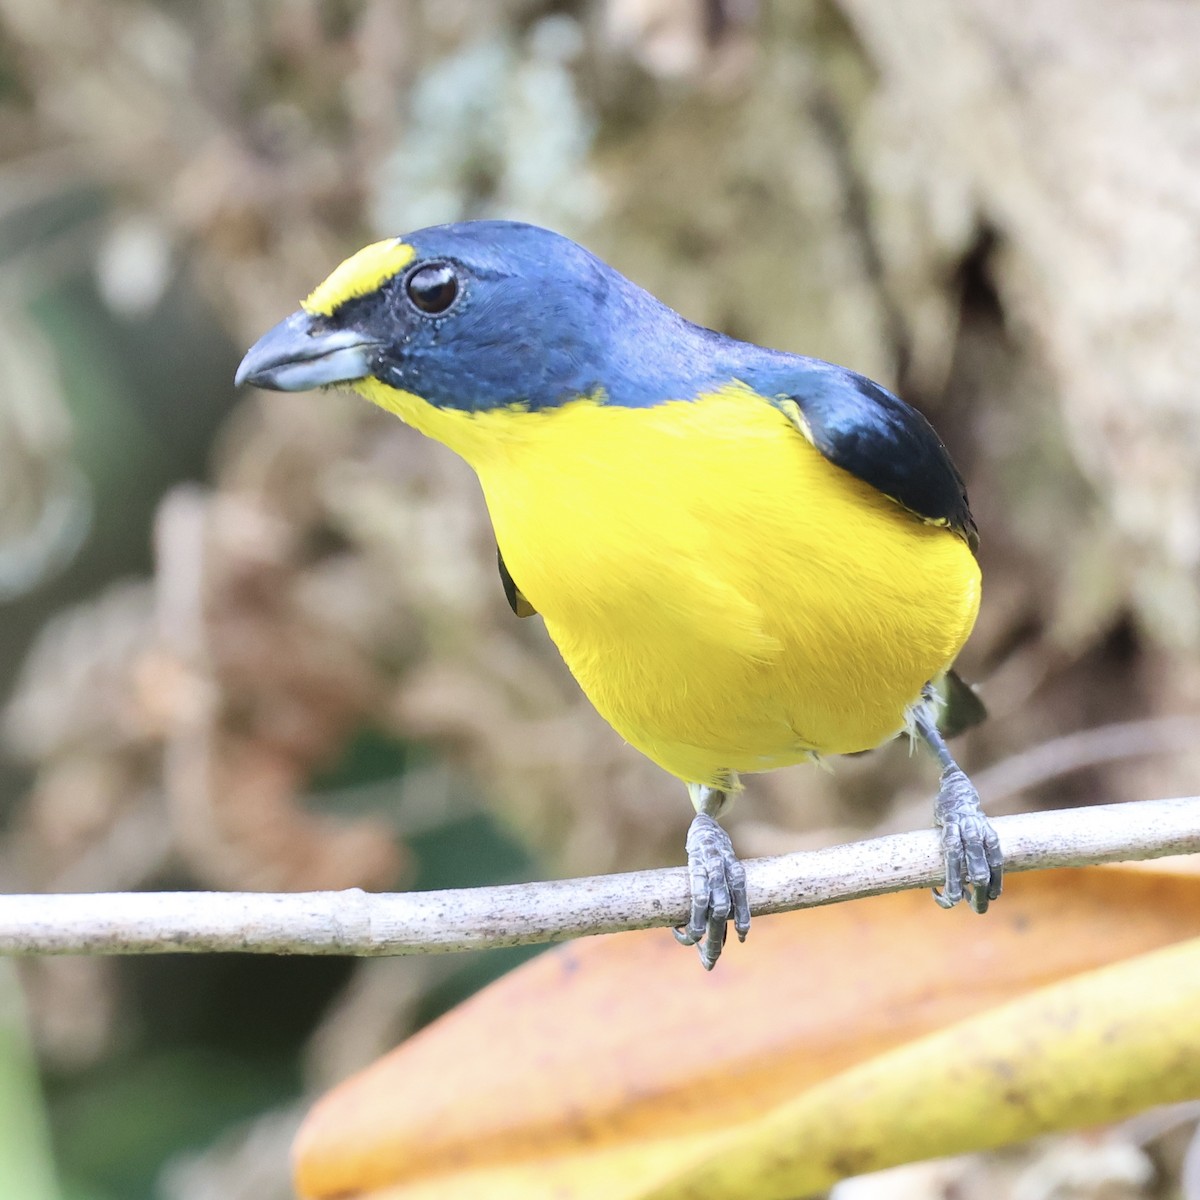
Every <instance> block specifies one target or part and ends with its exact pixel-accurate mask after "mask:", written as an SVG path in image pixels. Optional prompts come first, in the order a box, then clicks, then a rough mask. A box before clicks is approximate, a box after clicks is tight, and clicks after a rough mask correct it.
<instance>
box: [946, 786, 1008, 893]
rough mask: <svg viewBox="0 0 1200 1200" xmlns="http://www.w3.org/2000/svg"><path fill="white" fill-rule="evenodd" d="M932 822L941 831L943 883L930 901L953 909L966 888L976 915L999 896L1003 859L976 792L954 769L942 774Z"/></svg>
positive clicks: (1002, 877)
mask: <svg viewBox="0 0 1200 1200" xmlns="http://www.w3.org/2000/svg"><path fill="white" fill-rule="evenodd" d="M934 819H935V820H936V821H937V824H938V826H939V827H940V828H941V831H942V854H943V856H944V858H945V863H946V882H945V885H944V886H943V887H942V890H941V891H940V892H939V891H938V890H937V888H934V889H933V895H934V899H935V900H937V902H938V904H940V905H941V906H942V907H943V908H953V907H954V906H955V905H956V904H957V903H958V902H959V901H960V900H962V899H963V898H964V897H965V896H966V895H967V892H966V889H967V887H969V888H970V893H969V900H970V905H971V907H972V908H973V909H974V910H975V912H977V913H983V912H987V908H988V905H989V904H990V903H991V902H992V901H993V900H995V899H996V898H997V897H998V896H999V895H1000V889H1001V886H1002V885H1003V881H1004V856H1003V854H1002V853H1001V851H1000V839H999V838H998V837H997V836H996V831H995V829H993V828H992V825H991V823H990V822H989V821H988V819H987V817H985V816H984V815H983V811H982V810H981V809H980V807H979V793H978V792H976V791H975V788H974V786H973V785H972V784H971V781H970V780H969V779H968V778H967V777H966V775H965V774H964V773H963V772H962V770H961V769H960V768H959V767H957V766H948V767H946V769H945V770H944V771H943V772H942V783H941V789H940V791H939V792H938V797H937V802H936V805H935V809H934Z"/></svg>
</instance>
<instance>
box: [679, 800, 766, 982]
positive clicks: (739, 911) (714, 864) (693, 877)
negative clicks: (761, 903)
mask: <svg viewBox="0 0 1200 1200" xmlns="http://www.w3.org/2000/svg"><path fill="white" fill-rule="evenodd" d="M687 856H688V877H689V881H690V885H691V898H692V899H691V916H690V917H689V919H688V923H687V924H686V925H683V926H681V927H679V928H678V929H676V930H675V938H676V940H677V941H678V942H680V943H681V944H682V945H685V946H695V947H696V949H697V951H699V954H700V961H701V963H702V964H703V965H704V969H705V970H706V971H711V970H712V969H713V967H714V966H716V964H717V959H718V958H720V956H721V950H722V948H723V947H724V945H725V936H726V931H727V929H728V925H729V921H730V920H731V919H732V920H733V927H734V929H735V930H736V931H737V935H738V940H739V941H743V942H744V941H745V940H746V934H747V933H748V932H749V929H750V902H749V900H748V898H747V892H746V869H745V867H743V866H742V864H741V862H740V861H739V859H738V857H737V855H736V854H735V853H734V852H733V843H732V842H731V841H730V840H729V834H727V833H726V832H725V830H724V829H722V828H721V826H720V825H719V824H718V823H717V821H716V819H715V818H713V817H711V816H709V815H708V814H707V813H697V814H696V816H695V817H694V818H693V820H692V824H691V828H690V829H689V830H688V836H687Z"/></svg>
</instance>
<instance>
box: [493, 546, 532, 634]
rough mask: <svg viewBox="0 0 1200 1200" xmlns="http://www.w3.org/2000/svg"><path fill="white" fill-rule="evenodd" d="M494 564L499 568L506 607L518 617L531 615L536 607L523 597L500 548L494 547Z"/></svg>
mask: <svg viewBox="0 0 1200 1200" xmlns="http://www.w3.org/2000/svg"><path fill="white" fill-rule="evenodd" d="M496 565H497V566H498V567H499V568H500V582H501V583H502V584H503V585H504V594H505V596H507V597H508V607H509V608H511V609H512V610H513V612H515V613H516V614H517V616H518V617H532V616H533V615H534V614H535V613H536V612H537V609H536V608H534V607H533V605H532V604H530V603H529V601H528V600H526V599H525V596H524V594H523V593H522V592H521V589H520V588H519V587H517V583H516V580H515V579H513V577H512V576H511V575H510V574H509V573H508V567H507V566H506V565H505V563H504V555H503V554H501V553H500V548H499V547H498V546H497V547H496Z"/></svg>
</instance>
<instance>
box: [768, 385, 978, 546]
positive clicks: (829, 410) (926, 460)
mask: <svg viewBox="0 0 1200 1200" xmlns="http://www.w3.org/2000/svg"><path fill="white" fill-rule="evenodd" d="M820 367H821V369H820V370H817V371H814V372H813V374H812V375H811V376H810V377H809V378H807V379H806V380H805V383H804V386H803V387H802V388H797V389H795V390H794V391H792V392H790V393H789V394H788V395H787V396H786V397H784V398H782V402H781V403H780V402H779V401H777V403H780V407H782V408H783V409H784V411H785V412H786V411H787V410H788V408H789V407H790V406H789V404H788V403H787V402H788V401H789V400H790V401H791V403H792V404H794V405H795V408H796V409H798V410H799V417H800V420H799V421H796V415H797V414H796V412H795V411H793V412H791V413H789V416H790V417H791V419H792V420H793V421H794V422H796V423H797V425H798V426H799V428H800V430H801V432H802V433H803V434H804V435H805V437H807V438H808V439H809V441H811V442H812V444H813V445H814V446H816V448H817V449H818V450H820V452H821V453H822V454H823V455H824V456H825V457H826V458H827V459H829V461H830V462H832V463H835V464H836V465H837V466H839V467H841V468H842V469H843V470H846V471H849V472H850V474H851V475H854V476H856V477H857V478H859V479H861V480H862V481H863V482H864V483H869V484H870V485H871V486H872V487H873V488H876V489H877V490H879V491H880V492H882V493H883V494H884V495H885V496H889V497H890V498H891V499H893V500H895V501H896V503H897V504H900V505H902V506H903V507H904V508H907V509H908V510H909V511H910V512H913V513H915V514H916V515H917V516H918V517H920V518H921V519H922V520H925V521H929V522H931V523H933V524H938V525H946V526H948V527H949V528H950V529H952V530H954V532H955V533H957V534H958V535H959V536H960V537H962V538H963V539H964V540H965V541H966V542H967V544H968V545H969V546H970V547H971V550H972V552H974V551H976V550H977V549H978V546H979V534H978V532H977V530H976V528H975V520H974V518H973V517H972V516H971V510H970V508H969V507H968V505H967V490H966V486H965V485H964V484H963V481H962V476H961V475H959V473H958V471H957V470H956V469H955V467H954V464H953V463H952V462H951V461H950V455H949V454H948V453H947V451H946V447H945V446H943V445H942V441H941V438H939V437H938V435H937V434H936V433H935V432H934V429H933V426H932V425H930V424H929V422H928V421H927V420H925V418H924V417H923V416H922V415H921V414H920V413H919V412H917V410H916V409H915V408H911V407H909V405H907V404H905V403H904V401H903V400H901V399H899V398H898V397H896V396H893V395H892V394H891V392H889V391H886V390H885V389H884V388H881V387H880V386H879V385H878V384H876V383H872V382H871V380H869V379H867V378H866V377H865V376H862V375H858V374H856V373H855V372H854V371H848V370H846V369H845V368H843V367H834V366H831V365H830V364H827V363H821V364H820Z"/></svg>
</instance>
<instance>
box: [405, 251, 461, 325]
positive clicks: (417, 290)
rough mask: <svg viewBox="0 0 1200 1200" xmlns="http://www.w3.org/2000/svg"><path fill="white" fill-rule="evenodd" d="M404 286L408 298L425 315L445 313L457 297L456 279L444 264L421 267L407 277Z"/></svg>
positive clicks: (449, 267) (452, 269) (450, 269)
mask: <svg viewBox="0 0 1200 1200" xmlns="http://www.w3.org/2000/svg"><path fill="white" fill-rule="evenodd" d="M404 286H405V288H406V289H407V291H408V298H409V299H410V300H411V301H412V302H413V303H414V304H415V305H416V306H417V307H418V308H419V309H420V310H421V311H422V312H426V313H442V312H445V311H446V309H448V308H449V307H450V305H451V304H453V303H454V297H455V296H457V295H458V277H457V276H456V275H455V274H454V268H453V267H451V266H448V265H447V264H446V263H436V264H435V265H433V266H429V267H421V268H420V270H417V271H414V272H413V273H412V274H411V275H410V276H409V277H408V282H407V283H406V284H405V285H404Z"/></svg>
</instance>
